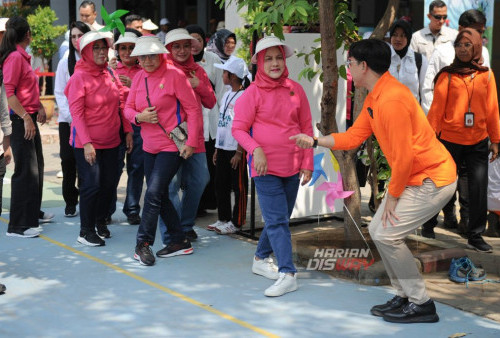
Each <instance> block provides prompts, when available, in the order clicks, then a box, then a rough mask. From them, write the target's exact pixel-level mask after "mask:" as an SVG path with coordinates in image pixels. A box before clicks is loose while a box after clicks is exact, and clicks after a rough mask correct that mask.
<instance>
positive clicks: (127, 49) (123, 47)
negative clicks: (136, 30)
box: [118, 45, 135, 52]
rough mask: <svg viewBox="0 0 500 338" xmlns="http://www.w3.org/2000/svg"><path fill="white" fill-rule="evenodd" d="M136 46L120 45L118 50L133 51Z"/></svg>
mask: <svg viewBox="0 0 500 338" xmlns="http://www.w3.org/2000/svg"><path fill="white" fill-rule="evenodd" d="M134 47H135V45H134V46H120V47H118V50H120V51H122V52H126V51H128V52H131V51H133V50H134Z"/></svg>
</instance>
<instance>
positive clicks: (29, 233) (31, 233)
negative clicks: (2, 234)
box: [6, 228, 40, 238]
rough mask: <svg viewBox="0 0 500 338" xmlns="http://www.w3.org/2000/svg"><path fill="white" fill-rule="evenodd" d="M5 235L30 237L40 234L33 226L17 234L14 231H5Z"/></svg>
mask: <svg viewBox="0 0 500 338" xmlns="http://www.w3.org/2000/svg"><path fill="white" fill-rule="evenodd" d="M6 235H7V236H9V237H24V238H30V237H38V236H39V235H40V232H38V231H36V230H35V229H34V228H29V229H26V230H24V232H23V233H22V234H18V233H16V232H7V233H6Z"/></svg>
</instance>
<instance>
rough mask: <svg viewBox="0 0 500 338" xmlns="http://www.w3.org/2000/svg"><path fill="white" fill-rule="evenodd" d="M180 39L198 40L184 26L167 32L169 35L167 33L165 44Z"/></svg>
mask: <svg viewBox="0 0 500 338" xmlns="http://www.w3.org/2000/svg"><path fill="white" fill-rule="evenodd" d="M180 40H196V39H195V38H193V37H192V36H191V35H189V32H188V31H187V30H185V29H184V28H177V29H172V30H171V31H169V32H168V33H167V35H165V46H166V45H168V44H170V43H172V42H175V41H180Z"/></svg>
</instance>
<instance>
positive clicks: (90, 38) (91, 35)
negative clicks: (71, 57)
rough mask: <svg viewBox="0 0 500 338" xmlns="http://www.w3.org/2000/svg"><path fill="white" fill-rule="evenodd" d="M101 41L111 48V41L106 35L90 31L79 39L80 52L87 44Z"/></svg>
mask: <svg viewBox="0 0 500 338" xmlns="http://www.w3.org/2000/svg"><path fill="white" fill-rule="evenodd" d="M102 39H104V40H105V41H106V43H107V44H108V47H111V46H113V39H112V38H111V37H110V36H109V35H108V34H104V33H101V32H96V31H90V32H87V33H85V34H83V36H82V37H81V38H80V51H82V50H83V48H85V46H87V45H88V44H89V43H91V42H94V41H97V40H102Z"/></svg>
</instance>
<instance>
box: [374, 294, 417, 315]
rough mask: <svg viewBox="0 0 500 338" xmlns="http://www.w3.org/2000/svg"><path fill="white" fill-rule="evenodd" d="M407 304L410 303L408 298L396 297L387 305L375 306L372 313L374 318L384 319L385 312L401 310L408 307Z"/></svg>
mask: <svg viewBox="0 0 500 338" xmlns="http://www.w3.org/2000/svg"><path fill="white" fill-rule="evenodd" d="M406 303H408V298H403V297H400V296H394V297H393V298H392V299H391V300H389V301H388V302H387V303H385V304H380V305H375V306H374V307H372V308H371V310H370V312H371V314H372V315H374V316H377V317H382V316H383V315H384V313H385V312H387V311H391V310H396V309H399V308H400V307H402V306H403V305H406Z"/></svg>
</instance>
